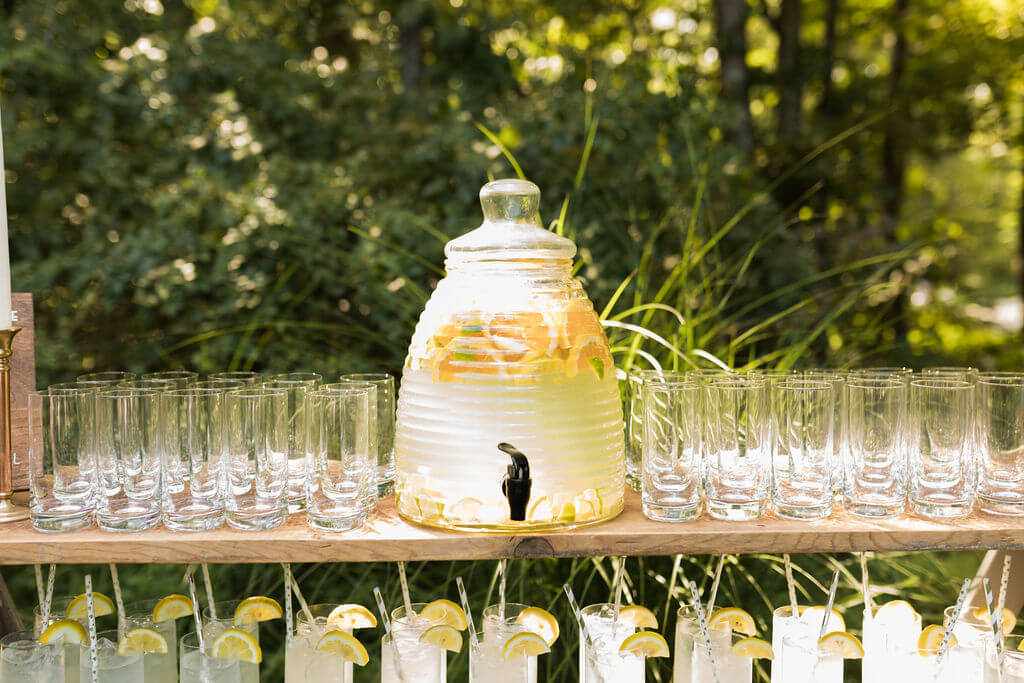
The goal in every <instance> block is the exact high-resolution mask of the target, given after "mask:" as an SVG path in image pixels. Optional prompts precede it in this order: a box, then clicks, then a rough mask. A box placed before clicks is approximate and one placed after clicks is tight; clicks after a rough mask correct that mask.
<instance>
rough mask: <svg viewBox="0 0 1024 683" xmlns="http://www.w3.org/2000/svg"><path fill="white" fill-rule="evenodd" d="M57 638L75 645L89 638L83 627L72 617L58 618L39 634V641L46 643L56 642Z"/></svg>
mask: <svg viewBox="0 0 1024 683" xmlns="http://www.w3.org/2000/svg"><path fill="white" fill-rule="evenodd" d="M58 638H62V639H63V640H64V642H65V643H71V644H76V645H82V644H83V643H85V641H87V640H89V636H88V634H87V633H86V631H85V627H84V626H82V624H81V623H79V622H77V621H75V620H74V619H58V620H57V621H55V622H53V623H52V624H50V625H49V626H47V627H46V630H45V631H43V632H42V634H41V635H40V636H39V642H40V643H42V644H43V645H46V644H47V643H51V642H56V640H57V639H58Z"/></svg>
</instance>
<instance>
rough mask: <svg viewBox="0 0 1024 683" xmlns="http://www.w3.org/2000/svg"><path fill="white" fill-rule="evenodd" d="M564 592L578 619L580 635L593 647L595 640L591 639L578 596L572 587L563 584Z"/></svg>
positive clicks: (573, 613)
mask: <svg viewBox="0 0 1024 683" xmlns="http://www.w3.org/2000/svg"><path fill="white" fill-rule="evenodd" d="M562 590H563V591H565V597H566V598H568V599H569V607H570V608H571V609H572V615H573V616H574V617H576V625H577V626H578V627H579V629H580V635H581V636H583V642H584V643H586V644H587V645H588V646H592V645H593V644H594V639H593V638H591V637H590V629H589V628H588V627H587V622H585V621H584V620H583V611H582V610H580V604H579V603H578V602H576V595H575V593H573V592H572V586H570V585H569V584H567V583H563V584H562Z"/></svg>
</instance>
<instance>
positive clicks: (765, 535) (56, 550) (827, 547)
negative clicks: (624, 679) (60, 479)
mask: <svg viewBox="0 0 1024 683" xmlns="http://www.w3.org/2000/svg"><path fill="white" fill-rule="evenodd" d="M984 548H1024V519H1021V518H1012V517H1005V518H1004V517H993V516H989V515H983V514H980V513H978V514H975V515H972V516H971V517H968V518H966V519H961V520H953V521H950V522H936V521H932V520H925V519H920V518H916V517H912V516H906V517H902V518H899V519H893V520H878V521H874V520H864V519H859V518H856V517H852V516H850V515H848V514H847V513H846V512H845V511H843V510H837V512H836V513H835V514H834V515H833V516H832V517H831V518H829V519H827V520H823V521H820V522H796V521H789V520H783V519H777V518H774V517H771V516H769V517H766V518H764V519H762V520H759V521H756V522H742V523H737V522H719V521H715V520H710V519H701V520H699V521H696V522H686V523H679V524H669V523H659V522H652V521H650V520H648V519H647V518H645V517H644V516H643V513H642V512H641V510H640V499H639V496H638V495H637V494H635V493H632V492H629V493H628V494H627V497H626V509H625V511H624V512H623V513H622V514H621V515H619V517H617V518H616V519H613V520H611V521H609V522H605V523H602V524H597V525H594V526H590V527H584V528H582V529H577V530H575V531H569V532H561V533H543V534H537V535H525V534H522V535H510V534H484V533H460V532H453V531H440V530H436V529H428V528H425V527H421V526H417V525H414V524H409V523H408V522H406V521H404V520H403V519H401V518H400V517H399V516H398V513H397V512H396V511H395V506H394V501H393V500H387V501H385V502H383V503H382V504H381V506H380V509H379V511H378V512H377V513H376V514H375V515H374V516H373V517H372V518H371V519H370V520H369V522H368V523H367V524H366V526H365V527H363V528H362V529H359V530H357V531H351V532H347V533H342V534H325V533H318V532H314V531H312V530H311V529H310V528H309V527H308V526H306V520H305V517H304V515H302V514H298V515H292V516H291V518H290V519H289V521H288V522H287V523H286V524H285V525H284V526H282V527H280V528H278V529H274V530H272V531H264V532H247V531H237V530H234V529H230V528H227V527H224V528H221V529H219V530H216V531H207V532H200V533H191V534H187V533H175V532H171V531H168V530H166V529H163V528H157V529H152V530H149V531H143V532H138V533H132V534H114V533H109V532H104V531H100V530H98V529H87V530H84V531H76V532H71V533H67V534H43V533H39V532H37V531H34V530H33V529H32V527H31V526H30V525H29V523H28V522H27V521H26V522H17V523H14V524H5V525H0V565H12V564H43V563H51V562H53V563H62V564H74V563H107V562H116V563H119V564H132V563H139V564H148V563H173V564H181V563H188V562H209V563H228V562H230V563H246V562H385V561H396V560H413V561H415V560H477V559H496V558H503V557H508V558H517V557H581V556H600V555H674V554H676V553H686V554H694V555H696V554H705V553H769V552H770V553H783V552H788V553H810V552H856V551H862V550H880V551H881V550H964V549H984Z"/></svg>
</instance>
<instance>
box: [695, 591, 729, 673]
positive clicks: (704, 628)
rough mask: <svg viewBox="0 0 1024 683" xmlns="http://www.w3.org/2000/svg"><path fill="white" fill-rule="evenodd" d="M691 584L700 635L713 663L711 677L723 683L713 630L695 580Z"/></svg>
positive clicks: (709, 659) (710, 661)
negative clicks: (717, 660) (710, 628)
mask: <svg viewBox="0 0 1024 683" xmlns="http://www.w3.org/2000/svg"><path fill="white" fill-rule="evenodd" d="M688 583H689V584H690V593H691V595H693V606H694V607H695V608H696V610H697V623H698V624H699V625H700V637H701V638H702V639H703V640H704V647H706V648H707V649H708V662H709V663H710V664H711V677H712V678H713V679H714V681H715V683H721V681H720V680H719V678H718V663H717V662H715V652H714V649H713V648H712V647H711V631H710V630H709V629H708V618H707V616H706V615H705V614H704V607H703V606H702V605H701V603H700V594H699V593H698V592H697V584H696V583H694V582H693V581H689V582H688Z"/></svg>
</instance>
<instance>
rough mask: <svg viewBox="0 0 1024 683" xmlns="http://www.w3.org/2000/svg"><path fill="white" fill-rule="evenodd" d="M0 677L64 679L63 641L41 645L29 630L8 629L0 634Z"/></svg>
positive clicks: (43, 681)
mask: <svg viewBox="0 0 1024 683" xmlns="http://www.w3.org/2000/svg"><path fill="white" fill-rule="evenodd" d="M76 673H77V672H76ZM0 681H3V682H4V683H65V680H64V644H63V643H62V642H61V643H50V644H48V645H42V644H41V643H40V642H39V641H38V640H36V637H35V634H34V633H33V632H32V631H15V632H14V633H8V634H7V635H5V636H4V637H3V638H0Z"/></svg>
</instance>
